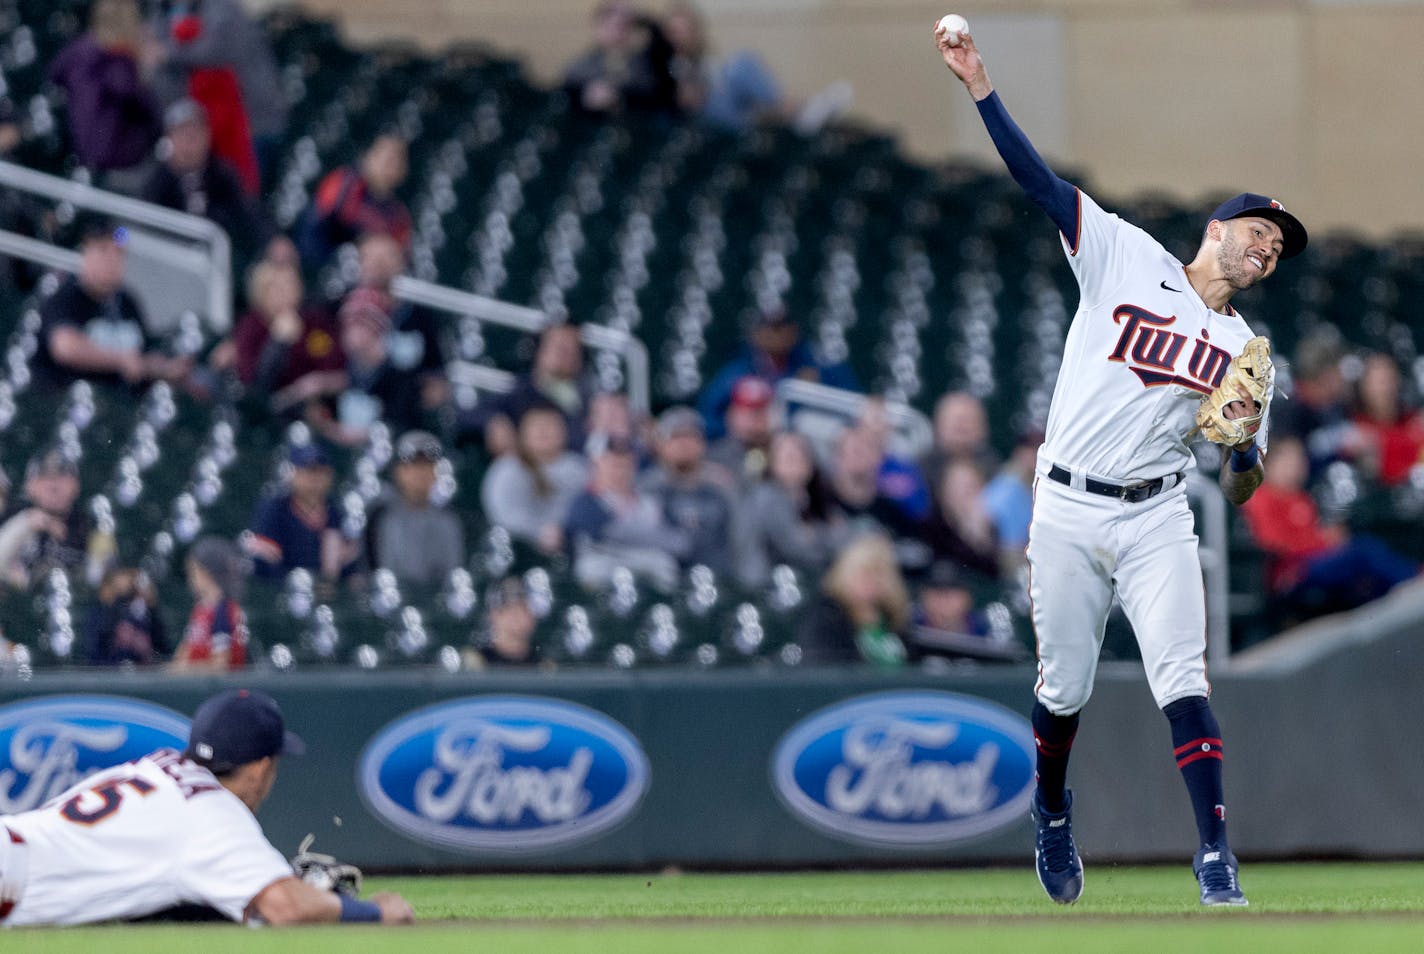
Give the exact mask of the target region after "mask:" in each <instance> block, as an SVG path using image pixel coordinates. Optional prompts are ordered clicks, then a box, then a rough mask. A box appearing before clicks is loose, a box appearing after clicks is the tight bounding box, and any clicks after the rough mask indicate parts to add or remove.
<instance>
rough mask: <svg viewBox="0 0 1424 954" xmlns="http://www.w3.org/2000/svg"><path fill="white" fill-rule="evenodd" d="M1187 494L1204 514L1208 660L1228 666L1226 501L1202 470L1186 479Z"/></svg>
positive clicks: (1202, 549) (1202, 554)
mask: <svg viewBox="0 0 1424 954" xmlns="http://www.w3.org/2000/svg"><path fill="white" fill-rule="evenodd" d="M1187 495H1188V496H1189V497H1191V498H1192V499H1193V500H1195V501H1196V502H1197V504H1198V507H1199V511H1198V512H1199V513H1200V515H1201V526H1200V528H1199V531H1200V532H1199V533H1198V538H1199V541H1200V542H1199V544H1198V546H1197V557H1198V559H1200V561H1201V567H1202V583H1203V585H1204V586H1205V587H1206V661H1207V665H1209V666H1217V667H1223V668H1224V667H1225V666H1226V665H1227V664H1228V662H1229V660H1230V659H1231V605H1230V600H1231V581H1230V578H1229V577H1230V570H1231V557H1230V547H1229V545H1228V543H1227V539H1226V498H1225V497H1224V496H1222V493H1221V489H1220V488H1219V487H1218V486H1217V485H1216V482H1215V481H1213V480H1211V479H1210V478H1209V477H1207V476H1206V475H1205V474H1203V473H1201V472H1200V471H1192V473H1191V474H1190V475H1189V476H1188V477H1187Z"/></svg>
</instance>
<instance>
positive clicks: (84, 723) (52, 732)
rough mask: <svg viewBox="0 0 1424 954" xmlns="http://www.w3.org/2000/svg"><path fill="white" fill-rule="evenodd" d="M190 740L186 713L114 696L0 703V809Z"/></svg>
mask: <svg viewBox="0 0 1424 954" xmlns="http://www.w3.org/2000/svg"><path fill="white" fill-rule="evenodd" d="M187 744H188V720H187V719H186V718H184V717H183V716H181V715H179V714H178V713H176V712H174V711H173V710H171V709H165V708H164V707H162V706H159V705H154V704H153V703H151V702H139V701H137V700H134V699H122V698H119V697H117V696H46V697H43V698H40V699H37V700H35V701H33V702H16V703H13V704H11V705H8V706H0V815H13V814H15V813H17V812H27V811H30V810H31V809H33V808H38V807H40V806H41V805H43V804H44V803H45V802H47V801H49V800H50V799H52V798H54V797H55V796H56V795H58V794H59V793H60V792H62V791H64V790H65V789H67V788H69V787H70V786H71V785H73V784H74V783H76V782H78V781H80V780H81V779H83V778H86V777H88V776H89V775H92V774H93V773H95V772H97V771H99V770H100V769H106V768H109V767H110V766H114V765H119V764H120V763H123V762H127V761H129V760H130V759H136V758H139V757H141V756H144V755H147V754H148V753H150V752H152V751H153V750H154V749H161V748H165V747H167V748H175V749H181V748H183V747H184V746H185V745H187Z"/></svg>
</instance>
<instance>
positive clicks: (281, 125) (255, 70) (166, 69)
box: [157, 0, 287, 178]
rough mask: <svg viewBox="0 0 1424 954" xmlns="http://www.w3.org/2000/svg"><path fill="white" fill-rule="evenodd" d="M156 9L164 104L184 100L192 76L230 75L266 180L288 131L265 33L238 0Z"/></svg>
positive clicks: (180, 2)
mask: <svg viewBox="0 0 1424 954" xmlns="http://www.w3.org/2000/svg"><path fill="white" fill-rule="evenodd" d="M158 8H159V10H160V11H161V13H162V16H163V22H162V24H161V26H160V29H159V30H158V32H159V33H160V34H161V35H162V36H163V38H164V40H163V53H164V60H163V68H162V69H161V70H160V71H159V74H158V79H157V82H159V84H160V86H162V87H163V91H164V93H165V94H166V96H167V97H168V98H169V99H177V98H180V97H182V96H186V95H188V91H189V84H190V82H193V81H194V79H193V78H191V77H192V74H193V73H194V72H195V71H201V70H205V69H206V70H228V71H231V73H232V74H234V76H235V78H236V81H237V93H238V94H239V101H240V103H241V105H242V107H243V115H244V116H245V119H246V124H247V134H248V137H249V139H250V141H251V144H252V150H253V152H254V153H255V158H256V160H257V166H258V171H259V172H260V174H261V176H262V177H263V178H266V177H270V175H271V173H272V166H273V164H274V163H275V161H276V155H275V150H276V148H277V146H279V145H280V142H281V136H282V133H283V131H284V130H285V129H286V127H287V96H286V94H285V93H284V92H283V90H282V79H281V75H280V74H279V73H278V71H277V58H276V56H275V55H274V54H273V52H272V44H271V42H270V41H269V40H268V39H267V32H266V30H264V29H263V28H262V25H261V24H259V23H258V22H257V21H256V20H254V19H253V18H252V17H251V16H249V15H248V13H247V11H246V10H244V9H243V8H242V4H241V3H240V2H238V0H162V2H161V3H159V4H158ZM204 82H209V81H204ZM223 85H224V87H225V92H227V93H228V94H229V95H230V93H231V89H230V87H227V86H226V83H225V82H224V84H223Z"/></svg>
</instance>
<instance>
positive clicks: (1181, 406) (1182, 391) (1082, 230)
mask: <svg viewBox="0 0 1424 954" xmlns="http://www.w3.org/2000/svg"><path fill="white" fill-rule="evenodd" d="M1078 219H1079V225H1078V247H1077V248H1069V247H1068V244H1067V240H1066V239H1065V240H1064V248H1065V250H1066V251H1067V253H1068V262H1069V264H1070V265H1071V266H1072V268H1073V274H1074V275H1075V276H1076V277H1077V279H1078V286H1079V288H1080V289H1081V292H1082V298H1081V300H1080V302H1079V304H1078V311H1077V313H1076V314H1075V315H1074V316H1073V324H1072V326H1071V327H1070V328H1069V330H1068V339H1067V342H1066V343H1065V345H1064V349H1063V364H1062V367H1061V368H1060V369H1059V372H1058V382H1057V384H1056V385H1055V386H1054V389H1053V403H1052V405H1051V407H1050V410H1049V413H1048V429H1047V436H1046V438H1045V440H1044V445H1043V452H1042V455H1041V456H1042V457H1044V458H1046V459H1047V460H1048V461H1049V462H1051V463H1054V464H1058V465H1060V466H1062V467H1064V468H1066V469H1068V470H1070V471H1073V472H1075V473H1081V474H1082V475H1084V476H1088V477H1095V478H1100V479H1103V480H1108V481H1112V482H1114V483H1133V482H1136V481H1140V480H1151V479H1154V478H1157V477H1165V476H1167V475H1169V474H1173V473H1176V472H1177V471H1183V470H1186V469H1187V468H1188V467H1190V466H1191V465H1192V461H1193V458H1192V453H1191V451H1190V450H1189V449H1188V446H1187V441H1186V439H1187V435H1188V434H1189V433H1190V432H1191V430H1192V428H1193V426H1194V424H1195V421H1194V418H1195V415H1196V410H1197V407H1198V406H1199V405H1200V404H1201V400H1202V397H1203V396H1205V395H1207V394H1210V393H1211V392H1212V391H1213V390H1215V389H1216V386H1217V384H1219V383H1220V381H1221V378H1222V376H1223V375H1224V374H1225V373H1226V367H1227V365H1228V364H1230V363H1231V359H1232V357H1233V356H1234V355H1236V354H1238V353H1240V351H1241V348H1242V346H1243V345H1245V343H1246V342H1247V341H1248V340H1250V338H1251V337H1252V332H1251V329H1250V328H1248V327H1247V326H1246V322H1245V321H1244V320H1243V319H1242V318H1241V316H1240V315H1238V314H1237V313H1236V312H1235V311H1234V310H1232V309H1231V307H1230V306H1229V305H1228V306H1227V308H1226V312H1225V313H1222V312H1216V311H1212V310H1211V309H1210V308H1208V307H1207V305H1206V303H1205V302H1203V301H1202V300H1201V298H1200V296H1198V295H1197V293H1196V292H1195V291H1193V290H1192V286H1191V283H1190V282H1188V281H1187V276H1186V272H1185V271H1183V269H1182V263H1181V262H1179V261H1177V260H1176V259H1175V258H1173V257H1172V255H1171V254H1170V253H1169V252H1168V251H1167V250H1166V249H1165V248H1163V247H1162V245H1161V244H1160V243H1159V242H1158V241H1157V240H1156V239H1154V238H1153V237H1152V236H1150V235H1148V234H1147V233H1146V232H1144V231H1143V230H1142V229H1140V228H1138V227H1137V226H1135V225H1132V224H1130V223H1128V222H1124V221H1123V220H1122V219H1120V218H1118V217H1117V216H1116V215H1111V214H1109V213H1107V212H1105V211H1103V209H1102V208H1101V207H1099V205H1098V204H1097V203H1096V202H1094V201H1093V200H1092V199H1091V198H1090V197H1089V196H1088V195H1087V194H1086V193H1084V192H1083V191H1082V190H1079V192H1078Z"/></svg>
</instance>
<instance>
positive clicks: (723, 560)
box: [640, 407, 754, 578]
mask: <svg viewBox="0 0 1424 954" xmlns="http://www.w3.org/2000/svg"><path fill="white" fill-rule="evenodd" d="M657 459H658V463H657V466H655V467H653V468H652V470H650V471H649V472H648V473H647V474H646V475H645V476H644V478H643V480H642V481H640V487H641V488H642V490H643V492H644V493H647V494H649V495H651V496H653V497H654V498H656V499H657V500H658V501H660V502H661V503H662V508H663V518H664V519H665V520H666V521H667V522H668V523H669V524H670V525H672V526H674V527H677V528H678V529H680V530H682V531H683V533H684V534H686V536H687V541H688V546H687V549H686V551H684V553H683V555H682V559H683V565H684V566H692V565H693V564H698V563H701V564H705V565H706V566H708V567H710V568H711V570H712V572H714V573H716V574H717V575H718V576H719V577H724V578H725V577H728V576H732V575H733V574H736V575H737V576H738V578H740V577H741V575H742V574H743V573H745V572H747V571H749V570H753V569H754V567H751V566H749V565H748V564H747V562H746V561H744V560H743V559H741V557H743V556H744V555H745V554H746V553H747V546H748V543H747V540H746V534H745V529H746V528H745V524H744V522H743V519H742V515H741V513H740V512H739V511H738V509H737V506H736V503H735V501H734V499H733V496H732V494H733V486H734V484H733V480H732V477H731V475H730V474H728V473H727V472H726V471H724V470H723V469H722V468H720V467H718V466H717V465H715V464H710V463H708V462H707V441H706V439H705V438H704V437H703V433H702V416H701V415H699V414H698V413H697V412H696V411H694V410H693V409H692V408H690V407H673V408H669V409H668V410H666V411H664V412H663V413H662V415H661V416H660V417H659V418H658V443H657Z"/></svg>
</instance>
